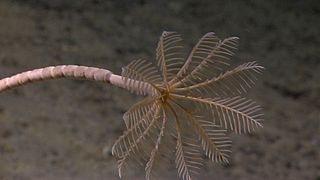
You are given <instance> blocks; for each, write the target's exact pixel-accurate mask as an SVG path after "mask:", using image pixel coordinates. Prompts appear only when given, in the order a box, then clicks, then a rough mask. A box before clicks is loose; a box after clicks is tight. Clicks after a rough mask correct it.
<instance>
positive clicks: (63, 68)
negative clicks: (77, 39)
mask: <svg viewBox="0 0 320 180" xmlns="http://www.w3.org/2000/svg"><path fill="white" fill-rule="evenodd" d="M59 78H76V79H84V80H92V81H97V82H104V83H110V84H112V85H115V86H117V87H121V88H125V84H124V80H123V79H122V77H121V76H119V75H115V74H113V73H112V72H111V71H109V70H106V69H100V68H96V67H87V66H77V65H59V66H49V67H45V68H40V69H35V70H31V71H26V72H22V73H19V74H16V75H13V76H11V77H7V78H4V79H1V80H0V92H1V91H5V90H7V89H10V88H13V87H17V86H22V85H24V84H27V83H30V82H35V81H42V80H49V79H59Z"/></svg>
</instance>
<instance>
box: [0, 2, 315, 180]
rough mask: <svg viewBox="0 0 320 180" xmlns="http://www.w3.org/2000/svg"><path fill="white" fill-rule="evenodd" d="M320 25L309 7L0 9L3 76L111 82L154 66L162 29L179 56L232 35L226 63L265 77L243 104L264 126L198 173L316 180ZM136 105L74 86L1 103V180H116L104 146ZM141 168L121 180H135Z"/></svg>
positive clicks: (66, 5)
mask: <svg viewBox="0 0 320 180" xmlns="http://www.w3.org/2000/svg"><path fill="white" fill-rule="evenodd" d="M319 22H320V3H319V1H318V0H314V1H302V0H292V1H289V0H286V1H281V0H272V1H271V0H269V1H266V0H246V1H231V0H226V1H222V0H221V1H213V0H207V1H196V0H186V1H174V0H172V1H155V0H154V1H144V0H140V1H125V0H117V1H103V0H24V1H23V0H1V1H0V75H1V77H6V76H9V75H12V74H15V73H18V72H21V71H25V70H30V69H34V68H39V67H44V66H49V65H58V64H78V65H88V66H96V67H102V68H106V69H109V70H111V71H113V72H114V73H117V74H118V73H120V71H121V67H122V66H125V65H126V64H127V63H129V62H130V61H131V60H134V59H137V58H140V57H144V58H147V59H150V60H151V61H153V60H154V51H155V48H156V43H157V41H158V38H159V36H160V35H161V32H162V31H164V30H173V31H177V32H179V33H180V34H182V36H183V37H184V39H185V43H186V46H187V47H188V48H190V47H191V46H192V44H194V43H195V42H196V40H197V39H198V38H200V37H201V36H202V35H203V34H205V33H206V32H209V31H214V32H216V33H217V34H218V35H219V36H220V37H228V36H238V37H240V39H241V42H240V49H239V52H238V54H237V56H236V58H235V59H234V63H235V64H240V63H242V62H247V61H253V60H256V61H258V62H259V64H262V65H263V66H265V68H266V70H265V72H264V74H263V76H262V77H261V79H260V81H259V82H258V84H257V86H256V87H255V88H254V89H251V91H250V93H249V95H248V96H249V97H250V98H253V99H255V100H256V101H257V102H258V103H260V104H261V105H262V106H263V107H264V113H265V122H264V128H263V129H261V130H259V131H258V132H256V133H255V134H253V135H245V136H234V137H233V142H234V143H233V154H232V158H231V164H230V165H229V166H222V165H219V164H214V165H213V164H212V163H207V166H206V173H205V174H204V175H203V176H204V177H202V178H203V179H219V180H225V179H237V180H247V179H250V180H260V179H268V180H269V179H270V180H272V179H277V180H278V179H279V180H281V179H290V180H309V179H310V180H320V161H319V160H320V135H319V130H320V111H319V109H320V49H319V44H320V33H319V32H320V23H319ZM137 100H138V97H137V96H135V95H131V94H130V93H128V92H126V91H125V90H121V89H118V88H115V87H110V86H108V85H104V84H99V83H93V82H84V81H79V80H56V81H48V82H42V83H35V84H32V85H28V86H24V87H20V88H18V89H15V90H11V91H7V92H3V93H1V94H0V179H1V180H2V179H3V180H11V179H16V180H29V179H32V180H33V179H39V180H40V179H52V180H53V179H61V180H67V179H80V180H82V179H83V180H85V179H93V180H98V179H118V176H117V164H116V161H115V159H114V158H113V157H112V156H111V155H110V148H111V146H112V144H113V142H114V141H115V139H116V138H117V137H118V136H119V135H120V134H121V133H122V130H123V128H124V123H123V122H122V114H123V113H124V112H125V111H126V109H127V108H128V107H130V105H132V104H133V103H134V102H136V101H137ZM141 170H142V171H141V172H129V175H128V176H126V178H124V179H143V177H144V173H143V168H141ZM175 173H176V172H175V170H174V169H173V170H172V171H171V172H167V174H168V176H170V177H172V179H174V178H173V177H175V176H174V174H175Z"/></svg>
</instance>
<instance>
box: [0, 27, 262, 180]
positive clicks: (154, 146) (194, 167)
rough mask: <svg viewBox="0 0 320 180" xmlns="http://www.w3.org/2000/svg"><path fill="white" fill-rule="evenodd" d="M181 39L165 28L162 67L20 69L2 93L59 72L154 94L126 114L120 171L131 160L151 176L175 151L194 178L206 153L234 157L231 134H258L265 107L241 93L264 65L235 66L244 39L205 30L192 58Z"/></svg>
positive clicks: (181, 168)
mask: <svg viewBox="0 0 320 180" xmlns="http://www.w3.org/2000/svg"><path fill="white" fill-rule="evenodd" d="M181 40H182V39H181V37H180V35H179V34H177V33H175V32H163V33H162V35H161V37H160V40H159V43H158V47H157V50H156V62H157V63H156V65H154V66H153V65H152V64H151V63H149V62H147V61H145V60H135V61H133V62H131V63H130V64H129V65H127V66H126V67H124V68H123V71H122V75H121V76H118V75H115V74H113V73H112V72H110V71H108V70H105V69H98V68H93V67H84V66H74V65H66V66H52V67H47V68H42V69H37V70H33V71H28V72H24V73H20V74H17V75H15V76H12V77H9V78H5V79H3V80H1V81H0V91H1V90H5V89H8V88H11V87H14V86H19V85H22V84H25V83H27V82H32V81H37V80H44V79H54V78H64V77H72V78H82V79H89V80H95V81H101V82H107V83H110V84H112V85H116V86H119V87H122V88H126V89H128V90H130V91H131V92H135V93H137V94H138V95H144V96H146V98H145V99H144V100H142V101H140V102H138V103H136V104H134V105H133V106H132V107H131V108H130V109H129V110H128V111H127V112H126V113H125V114H124V116H123V119H124V122H125V125H126V130H125V131H124V133H123V135H122V136H121V137H120V138H119V139H117V140H116V142H115V144H114V145H113V148H112V154H113V155H114V156H115V157H116V158H117V160H118V169H119V176H120V177H121V175H122V170H123V167H124V166H125V165H126V164H127V163H128V162H129V161H132V162H136V163H137V165H139V166H140V165H142V166H143V167H144V168H145V171H146V179H151V175H152V174H153V172H154V171H157V169H156V168H155V166H156V164H157V163H160V160H161V158H165V157H163V156H160V154H161V151H162V150H164V149H169V151H167V152H172V153H173V156H174V159H175V161H174V162H175V167H176V169H177V171H178V175H179V177H181V178H182V179H184V180H191V179H194V178H193V177H194V175H195V174H196V173H197V172H198V170H199V169H200V168H201V167H202V165H203V159H202V157H203V155H205V156H206V157H207V158H209V159H210V160H212V161H213V162H218V163H228V162H229V161H228V159H229V157H230V153H231V139H230V137H229V132H230V131H232V132H234V133H236V134H241V133H250V132H252V131H254V130H255V129H256V128H259V127H262V125H261V121H262V114H261V112H260V111H261V107H260V106H259V105H257V104H256V103H255V102H254V101H252V100H250V99H247V98H244V97H241V95H243V94H244V93H246V92H247V90H248V89H249V88H251V87H252V86H253V85H254V84H255V81H256V80H257V79H256V77H257V75H258V74H260V73H261V72H262V70H263V69H264V68H263V67H262V66H260V65H258V64H257V63H256V62H248V63H244V64H242V65H239V66H237V67H234V68H232V67H231V66H230V61H231V60H230V58H231V57H232V56H233V55H234V52H235V50H236V49H237V44H238V38H237V37H230V38H226V39H219V38H218V37H217V36H216V35H215V34H214V33H212V32H210V33H207V34H205V35H204V36H203V37H202V38H201V39H200V40H199V41H198V42H197V44H196V45H195V46H194V47H193V49H192V50H191V52H190V53H189V55H188V56H187V57H184V56H183V53H182V52H181V51H182V50H183V47H182V45H181Z"/></svg>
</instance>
